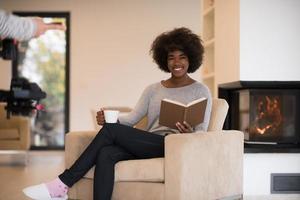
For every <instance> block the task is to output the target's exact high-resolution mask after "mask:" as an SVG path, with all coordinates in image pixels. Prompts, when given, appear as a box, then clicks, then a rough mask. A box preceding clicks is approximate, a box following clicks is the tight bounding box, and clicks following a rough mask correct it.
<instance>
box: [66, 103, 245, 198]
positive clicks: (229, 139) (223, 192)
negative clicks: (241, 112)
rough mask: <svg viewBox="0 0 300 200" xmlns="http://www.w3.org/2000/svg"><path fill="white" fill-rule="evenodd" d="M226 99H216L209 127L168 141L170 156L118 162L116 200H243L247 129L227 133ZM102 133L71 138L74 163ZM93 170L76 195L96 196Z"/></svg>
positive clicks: (75, 190)
mask: <svg viewBox="0 0 300 200" xmlns="http://www.w3.org/2000/svg"><path fill="white" fill-rule="evenodd" d="M227 110H228V104H227V102H226V101H225V100H221V99H214V100H213V108H212V115H211V120H210V124H209V131H208V132H202V133H193V134H174V135H170V136H168V137H166V139H165V157H164V158H153V159H141V160H129V161H121V162H118V163H117V164H116V166H115V186H114V191H113V197H112V199H113V200H163V199H164V200H213V199H223V198H224V199H239V198H240V197H241V196H242V193H243V180H242V176H243V149H244V148H243V133H242V132H240V131H234V130H230V131H223V130H222V126H223V123H224V120H225V116H226V114H227ZM95 134H96V132H91V131H86V132H71V133H68V134H67V136H66V167H70V166H71V165H72V164H73V162H74V161H75V160H76V159H77V158H78V157H79V155H80V154H81V152H82V151H83V150H84V149H85V148H86V146H87V145H88V144H89V143H90V142H91V140H92V138H93V137H94V136H95ZM93 172H94V168H92V169H91V170H90V171H89V172H88V173H87V174H86V175H85V176H84V178H82V179H81V180H80V181H78V182H77V183H76V184H75V185H74V186H73V187H72V188H71V189H70V190H69V197H70V198H72V199H82V200H91V199H93V198H92V194H93V192H92V190H93V187H92V184H93V174H94V173H93Z"/></svg>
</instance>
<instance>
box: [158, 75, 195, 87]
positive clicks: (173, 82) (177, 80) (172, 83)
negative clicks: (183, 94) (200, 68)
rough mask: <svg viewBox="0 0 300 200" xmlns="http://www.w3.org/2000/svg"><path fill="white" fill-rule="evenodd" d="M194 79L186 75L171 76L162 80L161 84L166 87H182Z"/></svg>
mask: <svg viewBox="0 0 300 200" xmlns="http://www.w3.org/2000/svg"><path fill="white" fill-rule="evenodd" d="M194 82H195V80H193V79H192V78H190V77H189V76H188V75H186V76H183V77H171V78H169V79H168V80H165V81H162V84H163V86H165V87H168V88H176V87H183V86H187V85H190V84H192V83H194Z"/></svg>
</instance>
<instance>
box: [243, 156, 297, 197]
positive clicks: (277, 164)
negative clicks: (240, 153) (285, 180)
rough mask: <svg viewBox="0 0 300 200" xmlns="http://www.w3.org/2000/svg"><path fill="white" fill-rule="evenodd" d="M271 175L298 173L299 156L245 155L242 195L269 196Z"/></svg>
mask: <svg viewBox="0 0 300 200" xmlns="http://www.w3.org/2000/svg"><path fill="white" fill-rule="evenodd" d="M271 173H300V154H299V153H293V154H287V153H284V154H283V153H267V154H266V153H254V154H253V153H247V154H245V155H244V195H246V196H249V195H269V194H270V191H271ZM299 198H300V195H299Z"/></svg>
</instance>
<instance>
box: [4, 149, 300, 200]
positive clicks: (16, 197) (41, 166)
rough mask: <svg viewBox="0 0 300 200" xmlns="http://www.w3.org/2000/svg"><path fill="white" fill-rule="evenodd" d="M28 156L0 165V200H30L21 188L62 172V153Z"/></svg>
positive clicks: (277, 199) (279, 198)
mask: <svg viewBox="0 0 300 200" xmlns="http://www.w3.org/2000/svg"><path fill="white" fill-rule="evenodd" d="M28 155H29V156H28V164H27V166H13V165H3V164H0V200H30V199H29V198H26V197H25V195H24V194H23V193H22V189H23V188H25V187H27V186H30V185H35V184H40V183H42V182H46V181H49V180H52V179H54V178H55V177H57V175H58V174H60V173H61V172H62V171H63V170H64V152H63V151H30V152H29V154H28ZM0 159H1V154H0ZM0 163H1V162H0ZM299 199H300V195H299V194H297V195H269V196H244V200H299Z"/></svg>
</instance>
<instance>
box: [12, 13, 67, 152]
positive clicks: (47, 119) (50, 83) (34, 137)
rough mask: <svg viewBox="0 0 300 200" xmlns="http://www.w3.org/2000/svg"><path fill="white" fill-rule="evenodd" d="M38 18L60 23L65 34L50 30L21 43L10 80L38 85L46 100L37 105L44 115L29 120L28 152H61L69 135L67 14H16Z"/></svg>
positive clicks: (47, 21)
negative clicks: (29, 141) (30, 126)
mask: <svg viewBox="0 0 300 200" xmlns="http://www.w3.org/2000/svg"><path fill="white" fill-rule="evenodd" d="M15 14H16V15H20V16H39V17H42V18H43V20H44V22H46V23H50V22H61V23H64V24H65V25H66V26H67V31H66V32H63V31H58V30H49V31H47V32H46V33H45V34H43V35H42V36H40V37H38V38H33V39H31V40H29V41H26V42H21V43H20V44H19V49H18V59H17V61H14V62H13V76H14V77H17V76H18V77H25V78H27V79H28V80H29V81H31V82H35V83H37V84H38V85H39V86H40V87H41V88H42V90H43V91H45V92H46V93H47V97H46V98H45V99H43V100H42V101H41V102H40V103H41V104H43V105H44V106H45V111H42V112H39V114H38V117H37V118H33V119H32V133H31V149H62V148H64V136H65V133H67V132H68V131H69V46H70V44H69V41H70V35H69V33H70V26H69V24H70V14H69V13H66V12H63V13H61V12H59V13H57V12H47V13H40V12H15Z"/></svg>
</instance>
